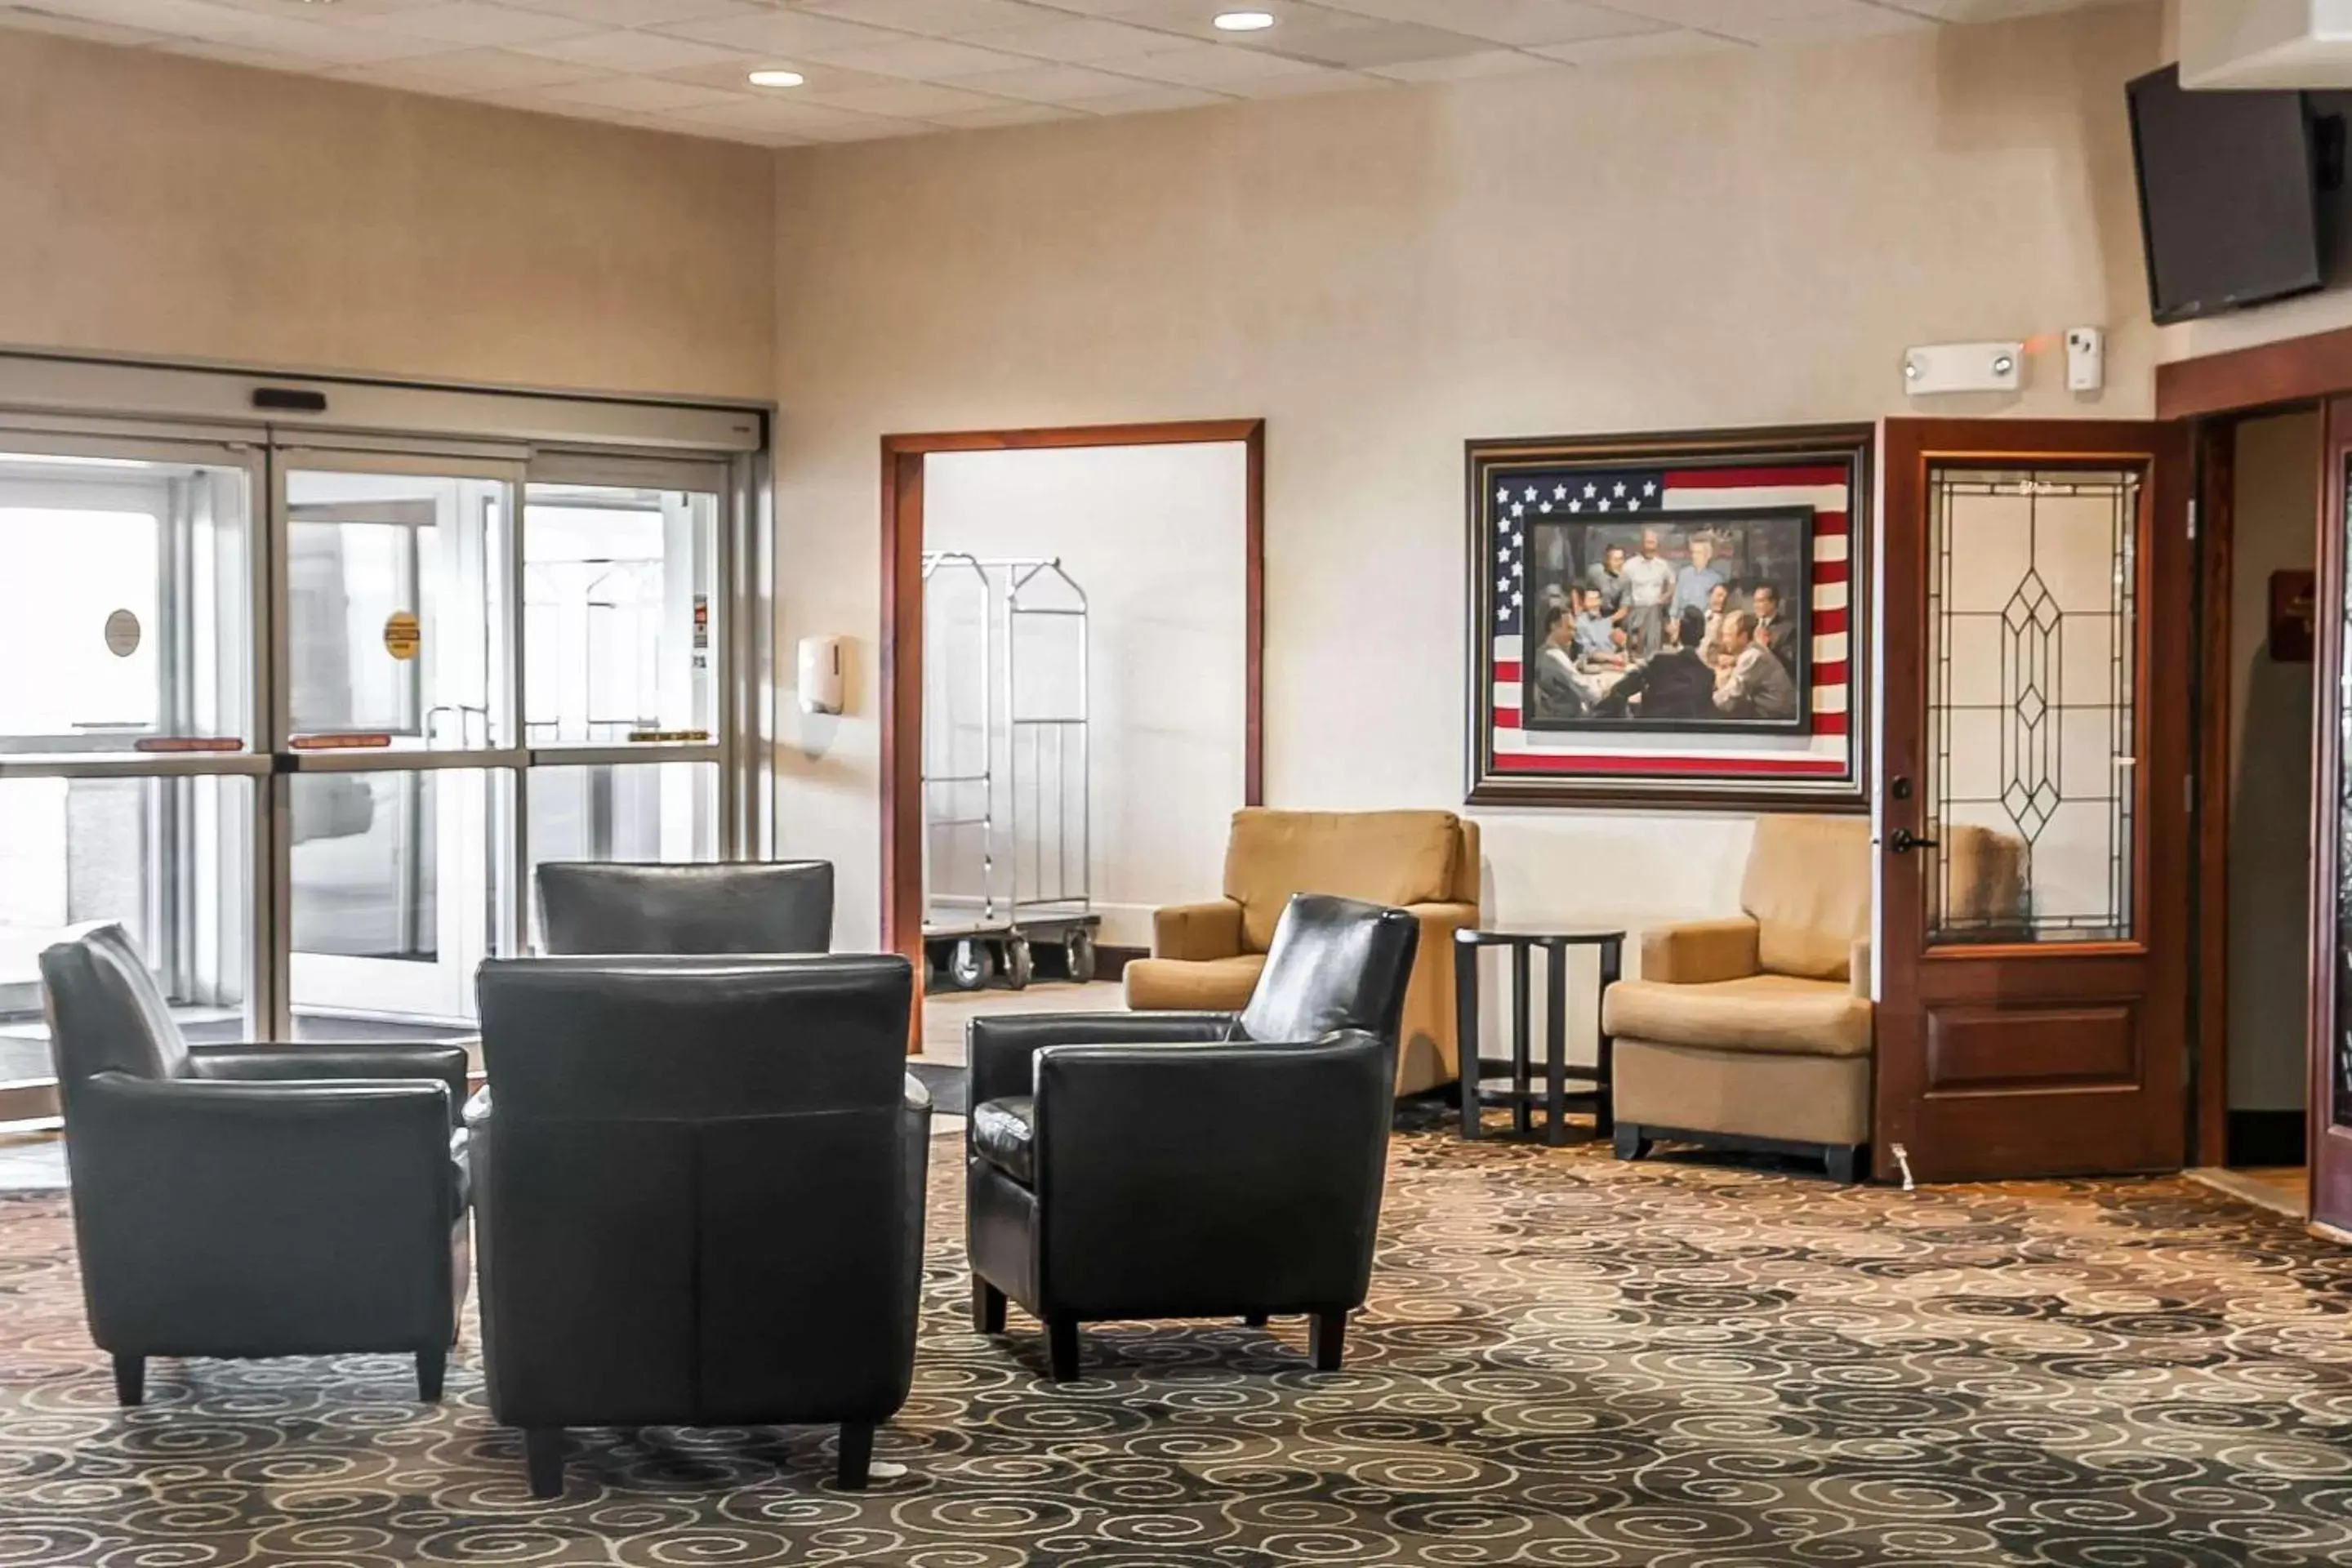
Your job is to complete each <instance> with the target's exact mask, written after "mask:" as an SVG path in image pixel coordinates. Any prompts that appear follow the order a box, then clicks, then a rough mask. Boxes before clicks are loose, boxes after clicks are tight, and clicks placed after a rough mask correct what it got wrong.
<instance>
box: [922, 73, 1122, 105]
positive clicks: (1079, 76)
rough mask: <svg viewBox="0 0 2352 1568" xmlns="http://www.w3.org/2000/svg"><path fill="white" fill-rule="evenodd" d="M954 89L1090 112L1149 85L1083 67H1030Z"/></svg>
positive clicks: (963, 82)
mask: <svg viewBox="0 0 2352 1568" xmlns="http://www.w3.org/2000/svg"><path fill="white" fill-rule="evenodd" d="M956 85H957V86H958V87H961V88H965V89H970V90H971V91H973V92H985V93H992V94H993V95H995V96H996V97H998V98H1017V99H1023V100H1027V101H1029V102H1032V103H1077V104H1086V105H1087V107H1088V108H1092V107H1093V105H1092V103H1091V102H1090V101H1089V100H1094V99H1101V98H1113V97H1117V96H1118V95H1119V94H1121V93H1129V92H1133V91H1135V90H1136V89H1138V88H1140V87H1144V86H1147V85H1149V84H1147V83H1144V82H1139V81H1138V80H1136V79H1135V78H1133V77H1131V76H1115V75H1113V74H1112V73H1110V72H1108V71H1097V70H1088V69H1087V68H1085V67H1084V66H1044V65H1033V66H1024V67H1023V68H1020V69H1018V70H1009V71H987V72H984V73H982V75H979V76H968V77H962V78H959V79H957V81H956Z"/></svg>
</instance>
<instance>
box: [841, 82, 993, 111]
mask: <svg viewBox="0 0 2352 1568" xmlns="http://www.w3.org/2000/svg"><path fill="white" fill-rule="evenodd" d="M810 101H811V102H813V103H815V104H817V105H818V106H819V107H821V108H824V109H846V110H852V111H853V112H856V113H858V114H886V115H889V116H891V117H892V118H894V119H898V120H936V119H937V118H939V117H940V115H942V114H953V113H956V112H957V111H959V110H967V111H968V110H975V109H1004V108H1008V107H1017V106H1012V105H1007V104H1006V103H1005V101H1004V100H1003V99H1001V98H991V97H989V96H988V95H987V94H986V93H982V92H965V91H962V90H961V89H957V88H952V87H941V86H940V85H939V84H938V83H936V82H928V81H895V82H891V83H889V84H888V85H887V86H884V87H861V88H856V89H852V90H850V91H847V92H824V93H817V94H815V95H814V96H813V97H812V98H811V99H810Z"/></svg>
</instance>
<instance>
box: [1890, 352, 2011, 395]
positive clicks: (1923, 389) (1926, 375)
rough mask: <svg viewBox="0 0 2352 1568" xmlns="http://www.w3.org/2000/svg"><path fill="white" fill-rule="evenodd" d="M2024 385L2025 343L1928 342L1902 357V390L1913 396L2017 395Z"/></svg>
mask: <svg viewBox="0 0 2352 1568" xmlns="http://www.w3.org/2000/svg"><path fill="white" fill-rule="evenodd" d="M2024 383H2025V345H2024V344H2023V343H1928V344H1926V345H1924V346H1922V347H1920V348H1916V349H1908V350H1906V351H1905V352H1904V355H1903V389H1904V390H1905V391H1906V392H1907V393H1909V394H1910V395H1912V396H1914V397H1927V396H1931V395H1935V394H1937V393H1944V392H2015V391H2016V390H2017V389H2018V388H2019V387H2021V386H2022V385H2023V384H2024Z"/></svg>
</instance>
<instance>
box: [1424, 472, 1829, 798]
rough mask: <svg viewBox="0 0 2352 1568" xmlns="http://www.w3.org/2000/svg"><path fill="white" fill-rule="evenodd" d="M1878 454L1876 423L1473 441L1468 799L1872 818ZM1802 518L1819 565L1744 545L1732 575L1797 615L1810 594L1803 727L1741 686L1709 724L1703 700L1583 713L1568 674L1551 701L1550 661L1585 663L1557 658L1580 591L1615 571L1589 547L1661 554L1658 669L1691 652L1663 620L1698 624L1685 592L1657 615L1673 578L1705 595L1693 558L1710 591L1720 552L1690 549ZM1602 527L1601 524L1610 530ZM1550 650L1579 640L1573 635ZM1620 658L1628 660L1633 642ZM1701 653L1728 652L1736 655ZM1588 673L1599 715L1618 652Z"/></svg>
mask: <svg viewBox="0 0 2352 1568" xmlns="http://www.w3.org/2000/svg"><path fill="white" fill-rule="evenodd" d="M1874 445H1875V430H1874V426H1868V425H1837V426H1796V427H1784V428H1774V429H1764V430H1728V431H1702V432H1694V433H1686V434H1673V435H1627V436H1596V437H1549V438H1538V439H1518V440H1473V441H1471V442H1469V443H1467V445H1466V447H1465V481H1466V482H1465V515H1466V519H1467V525H1468V535H1469V538H1468V544H1469V549H1468V552H1467V560H1468V565H1469V573H1468V583H1467V595H1466V600H1467V605H1468V610H1469V633H1468V646H1467V647H1466V649H1465V664H1466V668H1467V675H1468V679H1467V688H1468V689H1467V704H1466V706H1467V711H1468V726H1469V732H1468V735H1467V737H1466V742H1467V743H1466V752H1467V757H1468V766H1467V770H1466V771H1467V775H1468V777H1467V791H1466V793H1467V798H1468V801H1469V803H1470V804H1471V805H1531V806H1577V805H1582V806H1606V807H1619V808H1623V807H1636V808H1640V807H1682V808H1697V809H1714V810H1726V811H1817V812H1858V811H1864V810H1867V809H1868V806H1869V781H1868V773H1867V763H1868V754H1867V753H1868V735H1869V731H1868V724H1867V715H1868V712H1869V705H1868V701H1867V694H1868V673H1869V647H1868V633H1869V626H1870V616H1869V603H1868V587H1869V571H1868V563H1869V562H1870V559H1871V542H1872V537H1873V535H1872V524H1873V521H1874V520H1873V516H1872V502H1873V500H1874V495H1873V456H1874ZM1799 517H1801V518H1803V519H1804V520H1805V522H1804V538H1805V540H1806V546H1805V549H1804V550H1803V552H1801V554H1799V555H1797V556H1796V557H1793V558H1790V557H1789V555H1788V551H1787V549H1786V547H1785V546H1784V547H1782V549H1781V550H1780V558H1768V557H1769V555H1770V552H1758V551H1755V550H1754V549H1752V548H1748V547H1745V546H1743V549H1744V550H1745V552H1746V553H1747V554H1748V559H1746V560H1744V561H1741V562H1739V563H1738V569H1739V572H1740V575H1739V576H1738V578H1737V579H1736V580H1735V579H1731V578H1729V577H1727V581H1731V582H1736V585H1737V586H1738V587H1739V588H1744V589H1748V590H1751V591H1752V590H1753V589H1756V588H1759V587H1760V588H1763V589H1764V590H1765V591H1766V593H1768V594H1769V595H1771V597H1770V598H1769V599H1765V598H1763V597H1762V596H1761V595H1759V599H1758V601H1757V602H1759V603H1765V604H1771V603H1777V604H1778V605H1781V606H1786V605H1788V603H1789V601H1790V599H1791V598H1792V597H1797V596H1801V600H1800V603H1801V611H1800V613H1799V614H1798V615H1796V616H1785V614H1784V616H1783V622H1782V629H1781V632H1780V636H1781V637H1782V641H1783V646H1784V648H1785V650H1786V653H1787V656H1788V657H1787V658H1786V659H1785V661H1784V663H1783V665H1782V670H1783V672H1784V673H1785V678H1786V679H1787V680H1788V682H1789V684H1790V685H1792V686H1794V687H1795V689H1796V690H1797V691H1798V692H1799V693H1800V694H1801V695H1800V696H1799V697H1798V699H1797V701H1798V702H1799V704H1800V706H1799V708H1798V710H1797V712H1796V714H1795V716H1794V717H1793V718H1786V719H1780V720H1779V721H1762V720H1760V719H1759V717H1758V715H1759V713H1769V712H1772V711H1774V710H1773V709H1772V708H1771V707H1770V706H1769V704H1768V705H1766V706H1765V707H1763V708H1760V709H1759V708H1758V707H1756V706H1755V705H1754V704H1752V703H1749V702H1747V701H1746V700H1744V699H1743V698H1742V697H1741V696H1740V694H1739V693H1738V691H1737V690H1734V691H1732V692H1731V693H1729V694H1728V695H1727V697H1724V698H1721V699H1719V700H1718V701H1719V704H1720V705H1719V706H1718V707H1717V710H1715V711H1713V712H1710V713H1706V714H1705V715H1704V716H1697V717H1693V716H1690V714H1689V712H1688V710H1689V708H1690V706H1691V705H1690V704H1688V703H1685V704H1683V705H1682V706H1681V707H1678V708H1677V710H1676V711H1677V712H1678V713H1682V714H1684V717H1683V718H1682V719H1680V720H1661V719H1653V718H1646V717H1643V716H1642V715H1641V714H1640V713H1639V712H1638V711H1634V710H1623V711H1620V712H1619V713H1618V714H1617V715H1616V716H1615V717H1613V719H1612V720H1609V721H1585V720H1580V718H1579V717H1578V716H1576V715H1575V714H1574V713H1573V712H1572V711H1570V710H1573V708H1574V706H1575V702H1576V700H1575V698H1574V697H1573V696H1570V695H1568V690H1569V688H1568V685H1567V682H1566V681H1565V680H1563V679H1561V676H1562V671H1561V669H1559V668H1552V669H1550V670H1549V677H1550V679H1551V681H1552V683H1553V688H1554V690H1555V692H1556V693H1558V694H1559V699H1558V700H1556V701H1555V702H1554V703H1553V704H1552V705H1551V706H1550V707H1549V710H1544V709H1539V707H1538V700H1537V695H1536V686H1537V680H1538V672H1537V664H1538V659H1540V658H1549V659H1551V660H1552V661H1553V663H1554V664H1555V665H1558V664H1559V662H1560V660H1561V659H1562V658H1563V655H1564V654H1567V655H1569V656H1570V658H1571V660H1573V656H1572V653H1570V648H1559V651H1550V652H1547V649H1546V647H1545V644H1546V642H1547V630H1546V623H1547V621H1548V620H1549V622H1550V623H1551V626H1552V627H1553V628H1554V629H1555V631H1556V630H1557V628H1558V626H1559V620H1560V618H1561V610H1560V608H1559V607H1560V606H1561V605H1562V604H1563V600H1564V599H1577V598H1578V595H1579V594H1580V590H1581V589H1582V588H1583V587H1584V586H1586V585H1588V584H1590V585H1592V586H1593V587H1594V589H1595V592H1596V593H1598V591H1599V585H1600V584H1603V583H1609V582H1612V581H1614V580H1615V579H1614V577H1613V574H1605V573H1604V572H1603V571H1602V570H1601V563H1599V562H1598V561H1594V562H1587V561H1585V560H1583V559H1581V554H1582V553H1583V552H1581V551H1580V548H1579V545H1578V543H1577V541H1578V540H1579V539H1580V538H1588V539H1590V540H1591V541H1595V542H1598V541H1603V540H1616V541H1618V542H1620V544H1621V545H1622V544H1623V543H1624V542H1626V541H1628V540H1631V541H1633V542H1634V543H1633V548H1634V549H1637V550H1638V551H1640V552H1642V553H1643V556H1644V558H1645V559H1650V560H1654V561H1655V562H1656V563H1658V564H1657V565H1656V566H1654V567H1637V568H1635V570H1634V573H1633V575H1634V576H1635V578H1637V579H1638V580H1639V584H1638V586H1637V587H1636V588H1635V589H1633V590H1632V591H1631V593H1632V594H1633V595H1646V599H1645V607H1644V609H1643V611H1642V612H1639V614H1640V615H1641V616H1643V617H1645V618H1644V619H1643V625H1642V626H1640V627H1638V628H1637V630H1636V632H1635V634H1634V635H1633V639H1632V640H1633V648H1632V649H1631V650H1630V651H1632V652H1634V653H1638V654H1639V655H1640V660H1646V659H1647V658H1649V657H1650V654H1651V653H1652V652H1654V651H1658V650H1661V649H1663V650H1665V651H1672V650H1673V649H1674V648H1675V647H1678V646H1679V636H1678V634H1666V636H1665V637H1664V639H1663V640H1661V639H1660V637H1659V634H1658V633H1657V632H1656V631H1655V630H1654V629H1653V628H1654V626H1655V624H1657V623H1656V618H1655V616H1651V615H1650V611H1651V610H1653V609H1654V610H1656V611H1657V612H1658V613H1659V614H1661V615H1663V614H1669V613H1670V614H1673V615H1674V616H1675V618H1676V620H1677V623H1678V622H1679V611H1678V610H1677V609H1676V608H1675V606H1676V603H1677V601H1676V600H1675V599H1673V598H1668V599H1667V600H1665V601H1664V604H1663V605H1658V604H1657V596H1658V595H1660V594H1662V593H1666V592H1668V591H1669V590H1668V589H1667V588H1666V587H1665V586H1664V584H1667V583H1669V582H1671V583H1672V584H1673V587H1672V590H1671V591H1672V592H1673V593H1674V594H1677V595H1683V596H1684V597H1689V596H1690V595H1691V593H1692V585H1691V583H1692V580H1691V578H1690V577H1689V575H1688V574H1687V570H1686V569H1688V568H1690V567H1693V566H1696V567H1697V568H1698V569H1699V572H1700V574H1701V575H1700V577H1699V578H1698V579H1697V581H1698V582H1699V583H1701V584H1703V583H1704V582H1705V581H1706V577H1705V575H1704V574H1706V571H1707V570H1708V569H1709V567H1710V559H1701V558H1698V557H1699V552H1697V551H1696V549H1694V548H1692V547H1691V544H1690V541H1691V539H1692V538H1693V537H1694V536H1695V535H1696V534H1699V533H1706V534H1708V535H1710V536H1712V535H1715V534H1717V533H1718V532H1719V533H1721V534H1723V535H1725V536H1727V537H1728V536H1729V535H1730V534H1731V532H1732V531H1734V530H1735V529H1746V528H1748V527H1753V526H1756V525H1758V524H1759V521H1760V520H1765V519H1771V518H1779V519H1783V520H1793V519H1796V518H1799ZM1650 519H1656V520H1658V525H1659V526H1658V527H1657V529H1655V530H1654V532H1656V533H1657V534H1658V536H1659V537H1658V538H1657V540H1656V542H1655V543H1654V544H1653V543H1652V542H1650V541H1649V540H1646V539H1643V538H1642V537H1641V536H1642V534H1643V532H1644V531H1651V530H1644V529H1643V527H1642V526H1641V525H1642V524H1643V523H1644V522H1646V521H1648V520H1650ZM1595 520H1601V525H1600V526H1592V525H1593V524H1594V521H1595ZM1564 524H1570V525H1572V526H1563V525H1564ZM1742 537H1743V538H1744V537H1745V536H1744V535H1743V536H1742ZM1579 604H1580V613H1583V612H1582V609H1581V601H1580V600H1579ZM1683 607H1685V608H1687V607H1688V606H1687V605H1684V606H1683ZM1727 607H1729V606H1728V605H1727ZM1612 608H1613V606H1612ZM1735 614H1736V612H1735ZM1788 621H1793V622H1794V626H1793V628H1791V627H1790V626H1788V625H1786V624H1785V623H1786V622H1788ZM1619 624H1620V625H1621V626H1622V625H1623V618H1622V617H1620V623H1619ZM1771 624H1773V623H1772V621H1771V618H1770V617H1769V616H1768V617H1767V622H1766V635H1763V636H1756V635H1755V633H1754V630H1753V629H1752V628H1751V629H1750V633H1749V635H1750V636H1751V637H1754V640H1756V641H1759V642H1766V641H1769V626H1770V625H1771ZM1792 637H1793V638H1795V639H1797V640H1796V641H1795V642H1794V645H1793V646H1790V639H1791V638H1792ZM1551 640H1553V642H1554V643H1555V647H1557V646H1558V645H1559V643H1570V647H1572V642H1571V640H1570V639H1569V638H1567V637H1564V636H1563V637H1556V638H1553V639H1551ZM1620 647H1621V655H1622V653H1623V652H1625V651H1628V650H1626V649H1625V647H1624V645H1623V644H1622V643H1621V645H1620ZM1702 651H1703V653H1704V654H1706V655H1708V656H1712V655H1713V654H1715V653H1717V651H1719V645H1715V644H1708V645H1706V647H1705V648H1704V649H1703V650H1702ZM1735 657H1736V656H1735ZM1640 660H1629V662H1636V663H1637V662H1640ZM1574 662H1575V663H1576V668H1577V669H1578V671H1579V672H1580V673H1579V675H1578V676H1577V678H1576V679H1578V680H1580V682H1581V683H1582V684H1583V687H1584V690H1585V694H1586V695H1587V696H1588V697H1590V698H1591V699H1592V700H1593V701H1594V704H1595V707H1596V710H1597V709H1598V707H1599V705H1601V703H1604V702H1605V701H1606V700H1607V698H1608V695H1609V689H1610V688H1611V687H1612V685H1613V684H1614V683H1613V682H1612V681H1611V679H1610V678H1609V675H1608V673H1607V671H1608V669H1609V668H1610V661H1609V660H1608V659H1607V658H1605V657H1602V656H1601V655H1600V654H1599V652H1598V647H1597V644H1591V645H1588V654H1587V657H1586V658H1584V659H1582V660H1581V661H1574ZM1710 662H1712V663H1717V681H1718V689H1721V685H1720V683H1721V681H1722V680H1723V679H1725V677H1726V675H1727V671H1725V670H1724V669H1723V668H1721V665H1720V662H1719V661H1717V660H1715V659H1713V658H1711V657H1710ZM1753 662H1754V661H1753V660H1752V659H1751V660H1750V661H1749V664H1750V666H1752V665H1753ZM1661 673H1663V671H1661ZM1685 673H1687V672H1685ZM1749 673H1751V674H1752V673H1754V671H1753V670H1752V669H1751V670H1749ZM1763 673H1767V674H1769V673H1771V672H1769V671H1767V672H1763ZM1776 689H1777V687H1776ZM1779 700H1780V701H1781V702H1783V703H1785V702H1786V701H1787V700H1788V699H1787V698H1786V697H1781V698H1780V699H1779ZM1563 705H1564V706H1563ZM1622 706H1623V705H1621V708H1622ZM1595 718H1596V720H1597V712H1596V716H1595Z"/></svg>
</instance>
